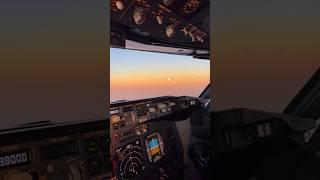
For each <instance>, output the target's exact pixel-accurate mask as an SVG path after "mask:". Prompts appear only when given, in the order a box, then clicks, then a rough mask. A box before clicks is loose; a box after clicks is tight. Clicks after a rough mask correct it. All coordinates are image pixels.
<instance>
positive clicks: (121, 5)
mask: <svg viewBox="0 0 320 180" xmlns="http://www.w3.org/2000/svg"><path fill="white" fill-rule="evenodd" d="M116 6H117V8H118V9H119V10H123V9H124V4H123V2H122V1H120V0H119V1H117V2H116Z"/></svg>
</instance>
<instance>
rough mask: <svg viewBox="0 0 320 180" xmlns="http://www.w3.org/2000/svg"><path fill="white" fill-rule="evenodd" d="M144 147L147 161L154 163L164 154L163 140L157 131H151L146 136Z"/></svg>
mask: <svg viewBox="0 0 320 180" xmlns="http://www.w3.org/2000/svg"><path fill="white" fill-rule="evenodd" d="M145 143H146V149H147V153H148V157H149V161H150V162H152V163H154V162H156V161H158V160H159V159H161V157H162V156H163V155H164V151H163V141H162V138H161V136H160V134H159V133H153V134H151V135H149V136H147V138H146V141H145Z"/></svg>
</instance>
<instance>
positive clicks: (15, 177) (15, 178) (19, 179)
mask: <svg viewBox="0 0 320 180" xmlns="http://www.w3.org/2000/svg"><path fill="white" fill-rule="evenodd" d="M5 180H33V179H32V175H31V174H29V173H27V172H20V171H18V170H16V171H11V172H9V173H8V174H7V175H6V176H5Z"/></svg>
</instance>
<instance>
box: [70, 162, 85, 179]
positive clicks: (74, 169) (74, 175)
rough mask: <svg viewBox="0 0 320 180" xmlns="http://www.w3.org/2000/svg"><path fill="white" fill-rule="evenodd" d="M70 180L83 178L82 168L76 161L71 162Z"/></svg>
mask: <svg viewBox="0 0 320 180" xmlns="http://www.w3.org/2000/svg"><path fill="white" fill-rule="evenodd" d="M69 180H82V177H81V170H80V169H79V166H78V165H77V164H75V163H72V164H70V174H69Z"/></svg>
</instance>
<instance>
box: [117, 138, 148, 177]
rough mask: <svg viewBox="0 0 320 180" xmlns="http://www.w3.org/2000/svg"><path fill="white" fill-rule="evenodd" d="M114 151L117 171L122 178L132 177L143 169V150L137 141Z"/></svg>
mask: <svg viewBox="0 0 320 180" xmlns="http://www.w3.org/2000/svg"><path fill="white" fill-rule="evenodd" d="M116 153H117V156H118V159H119V163H118V164H119V171H120V177H121V178H122V179H132V178H134V177H136V176H137V175H139V174H140V173H141V172H142V171H143V170H144V169H145V164H144V158H143V152H142V149H141V146H140V142H139V141H135V142H133V143H130V144H128V145H126V146H124V147H121V148H119V149H117V150H116Z"/></svg>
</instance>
